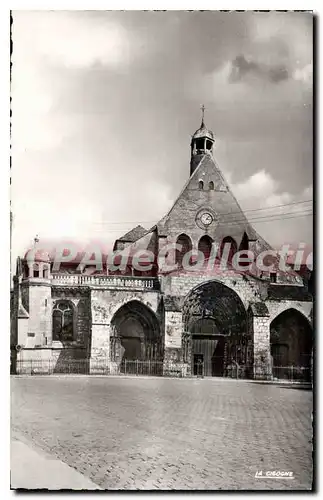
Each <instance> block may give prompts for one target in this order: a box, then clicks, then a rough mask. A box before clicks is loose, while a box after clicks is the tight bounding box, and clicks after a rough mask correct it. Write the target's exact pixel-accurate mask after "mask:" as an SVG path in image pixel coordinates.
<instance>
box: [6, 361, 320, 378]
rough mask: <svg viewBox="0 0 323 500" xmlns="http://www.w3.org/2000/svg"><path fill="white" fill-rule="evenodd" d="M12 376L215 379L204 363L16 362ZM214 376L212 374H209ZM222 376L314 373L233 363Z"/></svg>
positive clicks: (305, 369)
mask: <svg viewBox="0 0 323 500" xmlns="http://www.w3.org/2000/svg"><path fill="white" fill-rule="evenodd" d="M11 368H12V369H11V373H12V374H17V375H52V374H53V375H55V374H67V375H68V374H71V375H72V374H80V375H81V374H83V375H92V374H93V375H135V376H137V375H138V376H140V375H141V376H170V377H188V376H191V377H197V378H204V377H209V376H212V374H211V371H210V369H209V367H208V366H207V365H206V364H205V363H199V365H198V366H195V367H194V366H191V367H190V366H189V365H188V364H187V363H165V362H163V361H149V360H148V361H142V360H123V361H122V362H121V363H119V364H118V363H116V362H112V361H107V360H90V359H78V360H75V359H73V360H72V359H69V360H66V359H65V360H59V359H58V360H57V361H55V360H50V359H49V360H43V359H38V360H21V359H20V360H17V361H16V362H15V366H13V367H11ZM210 374H211V375H210ZM214 376H220V377H225V378H231V379H253V378H265V379H267V380H274V381H275V380H277V381H279V380H288V381H292V382H298V381H299V382H310V381H311V378H312V370H311V368H310V367H304V366H274V367H273V368H272V371H271V372H270V371H268V373H267V372H264V371H263V370H257V367H256V366H252V365H250V366H246V365H241V366H239V365H238V364H232V365H230V366H228V367H226V368H225V369H224V370H223V372H222V373H220V374H219V373H217V374H216V375H214Z"/></svg>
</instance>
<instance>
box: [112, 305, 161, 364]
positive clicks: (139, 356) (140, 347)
mask: <svg viewBox="0 0 323 500" xmlns="http://www.w3.org/2000/svg"><path fill="white" fill-rule="evenodd" d="M111 331H112V335H111V338H110V353H111V355H110V357H111V360H112V361H116V362H117V363H118V365H120V366H121V367H122V366H124V365H125V364H126V362H130V363H128V367H129V366H131V362H132V363H134V362H137V365H136V366H137V367H138V362H139V361H140V362H143V361H162V359H163V345H162V339H161V335H160V327H159V321H158V319H157V317H156V315H155V314H154V312H153V311H151V310H150V309H149V308H148V307H147V306H145V305H144V304H142V303H141V302H139V301H137V300H133V301H130V302H128V303H126V304H124V305H123V306H121V307H120V309H118V311H117V312H116V313H115V315H114V316H113V318H112V321H111Z"/></svg>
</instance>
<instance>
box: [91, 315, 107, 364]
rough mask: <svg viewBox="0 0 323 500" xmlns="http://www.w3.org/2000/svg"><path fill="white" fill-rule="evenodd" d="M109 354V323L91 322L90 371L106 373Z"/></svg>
mask: <svg viewBox="0 0 323 500" xmlns="http://www.w3.org/2000/svg"><path fill="white" fill-rule="evenodd" d="M109 354H110V325H109V324H107V323H92V342H91V358H90V373H107V372H108V369H109Z"/></svg>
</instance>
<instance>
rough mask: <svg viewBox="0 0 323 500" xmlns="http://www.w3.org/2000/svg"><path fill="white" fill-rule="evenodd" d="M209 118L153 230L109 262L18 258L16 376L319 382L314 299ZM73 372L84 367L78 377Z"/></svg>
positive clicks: (141, 232)
mask: <svg viewBox="0 0 323 500" xmlns="http://www.w3.org/2000/svg"><path fill="white" fill-rule="evenodd" d="M214 146H215V137H214V134H213V133H212V132H211V131H210V130H208V129H207V127H206V126H205V124H204V120H202V123H201V126H200V128H199V129H198V130H197V131H196V132H195V134H194V135H193V136H192V141H191V162H190V166H189V169H188V180H187V182H186V184H185V186H184V187H183V190H182V192H181V193H180V194H179V196H178V198H177V199H176V200H175V202H174V204H173V206H172V207H171V208H170V210H169V212H168V213H167V214H166V215H165V216H164V217H163V218H162V219H161V220H160V221H159V222H158V223H157V224H156V225H155V226H153V227H152V228H150V229H149V230H146V229H144V228H143V227H141V226H137V227H135V228H134V229H133V230H132V231H130V232H129V233H127V234H126V235H124V236H123V237H121V238H119V239H118V240H117V241H116V242H115V244H114V253H113V254H112V256H110V257H111V258H108V259H107V258H106V257H107V256H104V258H103V259H102V265H100V266H97V265H94V266H91V265H87V266H85V265H83V264H82V255H81V256H80V255H78V256H77V257H76V258H73V259H70V258H68V257H69V254H68V251H67V252H66V254H64V252H63V253H62V255H61V256H62V259H61V262H60V266H57V265H56V264H57V262H56V260H55V259H56V257H57V256H54V255H53V254H51V253H50V252H48V251H44V250H42V249H41V244H40V242H37V241H36V243H35V247H34V248H33V249H31V250H30V251H29V252H27V254H26V255H25V256H24V257H23V258H18V260H17V271H16V275H15V276H14V279H13V282H14V288H13V293H12V298H11V370H12V373H37V372H39V373H55V372H57V373H58V372H64V371H66V372H68V371H71V370H72V369H73V366H74V367H78V368H77V370H79V371H80V372H83V373H98V374H102V373H106V374H116V373H123V372H125V371H127V368H126V367H127V366H128V372H129V370H130V371H131V370H133V373H138V374H140V373H142V374H158V375H179V376H194V375H199V374H200V373H203V374H204V375H205V376H230V375H232V374H233V373H235V374H236V376H239V377H247V378H259V379H271V378H272V377H276V378H284V377H288V376H289V374H290V369H291V368H292V369H293V373H294V376H295V377H296V378H297V376H298V377H299V378H300V379H304V378H305V379H310V377H311V371H312V370H311V367H312V357H313V356H312V352H313V327H312V317H313V312H312V307H313V297H312V294H311V293H310V290H309V287H308V283H307V280H305V279H303V278H302V276H301V275H300V274H299V273H297V272H295V271H294V270H292V269H290V268H288V266H282V265H281V263H282V259H281V258H278V256H277V251H274V250H273V249H272V248H271V247H270V245H269V244H268V243H267V242H266V241H265V240H264V239H263V238H261V236H260V235H259V234H258V233H257V232H256V231H255V229H254V228H253V227H252V225H251V224H250V223H249V222H248V219H247V217H246V216H245V214H244V213H243V211H242V210H241V208H240V206H239V204H238V202H237V200H236V199H235V197H234V195H233V194H232V192H231V190H230V187H229V186H228V184H227V182H226V181H225V179H224V177H223V175H222V173H221V170H220V168H219V166H218V164H217V162H216V160H215V158H214V156H213V149H214ZM71 367H72V368H71Z"/></svg>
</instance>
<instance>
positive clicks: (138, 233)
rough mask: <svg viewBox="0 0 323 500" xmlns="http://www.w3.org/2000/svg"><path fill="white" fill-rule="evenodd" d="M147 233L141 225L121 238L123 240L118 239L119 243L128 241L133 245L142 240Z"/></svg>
mask: <svg viewBox="0 0 323 500" xmlns="http://www.w3.org/2000/svg"><path fill="white" fill-rule="evenodd" d="M146 233H147V229H145V228H144V227H142V226H141V225H140V224H139V225H138V226H136V227H134V228H133V229H131V231H129V232H128V233H126V234H124V235H123V236H121V238H118V241H127V242H130V243H133V242H135V241H137V240H139V238H142V237H143V236H144V235H145V234H146Z"/></svg>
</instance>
